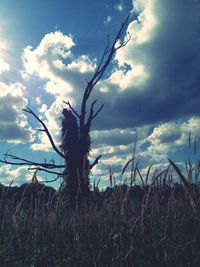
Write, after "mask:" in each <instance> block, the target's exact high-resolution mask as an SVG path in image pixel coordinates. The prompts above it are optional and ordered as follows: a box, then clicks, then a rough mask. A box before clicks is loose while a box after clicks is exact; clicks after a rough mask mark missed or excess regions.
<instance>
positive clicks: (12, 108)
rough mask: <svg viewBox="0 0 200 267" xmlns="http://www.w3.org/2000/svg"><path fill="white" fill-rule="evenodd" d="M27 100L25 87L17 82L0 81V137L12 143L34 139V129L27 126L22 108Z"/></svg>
mask: <svg viewBox="0 0 200 267" xmlns="http://www.w3.org/2000/svg"><path fill="white" fill-rule="evenodd" d="M27 103H28V101H27V99H26V97H25V87H24V86H23V85H22V84H21V83H19V82H17V83H14V84H9V85H7V84H5V83H2V82H0V128H1V131H0V138H1V140H4V141H7V142H14V143H23V142H30V141H33V140H34V136H33V135H34V131H33V130H32V129H31V127H30V126H28V121H27V117H26V116H25V115H24V113H23V111H22V109H23V108H25V107H26V105H27Z"/></svg>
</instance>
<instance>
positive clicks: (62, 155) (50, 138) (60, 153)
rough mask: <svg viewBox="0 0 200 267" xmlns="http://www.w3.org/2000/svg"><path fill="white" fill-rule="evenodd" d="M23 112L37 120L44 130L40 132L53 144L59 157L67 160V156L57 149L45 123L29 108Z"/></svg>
mask: <svg viewBox="0 0 200 267" xmlns="http://www.w3.org/2000/svg"><path fill="white" fill-rule="evenodd" d="M23 111H25V112H27V113H30V114H31V115H32V116H33V117H35V118H36V120H37V121H38V122H39V123H40V124H41V125H42V126H43V128H44V129H42V130H40V131H44V132H45V133H46V135H47V137H48V139H49V141H50V143H51V146H52V148H53V149H54V151H55V152H56V153H57V154H58V155H59V156H61V157H62V158H65V155H64V154H62V152H61V151H60V150H59V149H58V148H57V147H56V145H55V143H54V140H53V138H52V136H51V134H50V132H49V130H48V128H47V126H46V125H45V123H44V122H43V121H42V120H41V119H40V118H39V117H38V116H37V115H36V114H35V113H34V111H33V110H31V109H30V108H29V107H27V108H26V109H23Z"/></svg>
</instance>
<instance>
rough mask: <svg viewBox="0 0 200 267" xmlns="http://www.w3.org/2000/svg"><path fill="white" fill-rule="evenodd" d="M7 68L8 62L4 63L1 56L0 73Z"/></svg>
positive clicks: (8, 68)
mask: <svg viewBox="0 0 200 267" xmlns="http://www.w3.org/2000/svg"><path fill="white" fill-rule="evenodd" d="M9 70H10V66H9V64H8V63H6V62H5V61H4V60H3V59H2V58H0V74H1V73H3V72H5V71H9Z"/></svg>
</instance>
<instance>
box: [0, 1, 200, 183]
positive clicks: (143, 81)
mask: <svg viewBox="0 0 200 267" xmlns="http://www.w3.org/2000/svg"><path fill="white" fill-rule="evenodd" d="M199 10H200V3H199V1H195V0H184V1H180V0H173V1H172V0H163V1H159V0H146V1H145V0H132V1H131V0H130V1H128V0H127V1H123V0H121V1H120V0H115V1H108V0H107V1H106V0H104V1H92V0H85V1H71V0H69V1H64V0H59V1H53V0H52V1H50V0H46V1H25V0H21V1H17V3H16V1H14V0H6V1H1V3H0V145H1V155H2V156H1V158H3V153H6V152H9V153H12V154H16V155H18V156H22V157H27V158H29V159H31V160H40V161H43V159H46V160H51V159H52V158H54V159H55V161H56V162H58V163H61V162H62V161H61V160H60V159H59V158H58V157H57V156H56V155H55V153H51V149H50V145H49V143H48V142H47V138H46V137H45V136H44V135H42V134H41V133H40V132H38V131H37V127H38V125H37V124H36V122H35V121H34V120H32V118H31V117H30V116H28V117H27V116H26V114H24V113H23V112H22V109H23V108H24V107H26V106H29V107H30V108H32V109H33V110H34V111H35V112H36V113H37V114H39V115H40V117H41V118H42V119H43V120H44V121H45V123H46V124H47V125H48V127H49V130H50V131H51V133H52V135H53V137H54V139H55V142H56V143H57V144H58V145H59V142H60V139H59V138H60V137H59V127H60V123H61V121H60V119H59V118H60V116H61V113H62V109H63V107H64V105H63V100H65V101H67V100H70V101H71V103H72V104H73V106H74V107H75V108H76V109H77V110H78V109H79V107H80V101H81V95H82V93H83V92H84V89H85V86H86V80H87V79H89V78H90V77H91V75H92V73H93V72H94V70H95V66H96V64H97V62H98V59H99V58H100V56H101V52H103V49H104V47H105V44H106V36H107V34H109V35H110V38H111V39H112V38H113V37H114V36H115V34H116V33H117V31H118V29H119V28H120V25H121V22H122V21H123V20H124V18H125V17H126V16H127V14H128V12H131V16H130V21H129V25H128V29H127V31H128V32H129V33H130V35H131V40H130V41H129V43H128V44H127V45H126V46H125V47H124V48H122V49H120V50H119V51H118V52H117V54H116V55H115V58H114V61H113V63H114V64H111V66H110V68H109V70H108V72H107V73H106V75H105V76H104V78H103V79H102V80H101V81H100V82H99V84H97V86H96V88H95V90H94V92H93V95H92V96H91V100H94V99H98V102H99V105H100V104H101V103H103V104H104V109H103V110H102V112H101V114H99V116H98V117H97V118H96V120H95V121H94V124H93V128H92V133H91V136H92V141H93V143H92V146H93V150H92V152H91V158H92V159H95V157H97V156H98V155H99V154H102V158H101V162H100V164H98V165H97V166H96V167H95V168H94V170H93V176H91V180H93V179H96V180H98V178H101V185H102V186H104V185H106V184H107V183H108V180H109V168H110V167H112V170H113V172H114V173H115V175H116V177H117V176H118V175H119V174H120V172H121V171H122V169H123V166H124V165H125V163H126V162H127V161H128V160H129V159H130V158H131V156H132V150H133V143H134V138H135V135H136V132H137V136H138V137H137V138H138V141H137V149H136V158H137V159H139V160H140V161H139V167H140V169H141V172H142V173H143V174H144V175H145V172H146V170H147V168H148V166H149V165H150V164H151V163H154V168H163V166H165V164H166V162H167V158H168V157H170V158H171V159H173V160H175V161H176V162H179V163H180V162H184V160H187V159H189V158H190V157H192V155H193V152H192V148H191V149H189V147H188V136H189V132H190V131H191V142H193V141H194V140H195V138H196V140H197V153H196V154H195V158H198V157H199V151H198V147H199V133H200V116H199V114H200V108H199V106H200V90H199V84H200V75H199V63H200V53H199V47H200V32H199V25H200V11H199ZM136 16H138V17H137V18H138V19H137V20H135V18H136ZM126 176H127V177H129V173H127V174H125V177H126ZM31 177H32V174H31V172H30V171H27V170H26V168H25V167H19V168H14V167H11V166H7V165H3V164H1V165H0V179H1V182H2V183H5V184H8V183H9V182H10V181H11V180H14V183H16V184H20V183H24V182H26V181H27V180H30V179H31ZM39 177H40V178H41V179H46V178H47V179H50V178H51V177H50V176H46V177H44V176H43V177H42V176H40V174H39ZM125 177H124V178H125ZM54 185H55V186H58V183H56V184H54Z"/></svg>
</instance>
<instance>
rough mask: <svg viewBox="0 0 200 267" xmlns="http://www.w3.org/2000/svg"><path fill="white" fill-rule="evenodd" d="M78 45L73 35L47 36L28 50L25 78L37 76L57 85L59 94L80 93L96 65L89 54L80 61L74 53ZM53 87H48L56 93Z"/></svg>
mask: <svg viewBox="0 0 200 267" xmlns="http://www.w3.org/2000/svg"><path fill="white" fill-rule="evenodd" d="M74 46H75V43H74V40H73V37H72V36H71V35H68V36H67V35H64V34H63V33H61V32H51V33H49V34H46V35H45V36H44V38H43V39H42V40H41V42H40V44H39V45H38V47H37V48H36V49H33V47H31V46H27V47H26V48H25V49H24V52H23V55H22V60H23V65H24V71H23V72H22V73H23V76H24V77H25V78H28V76H29V75H36V76H38V77H40V78H42V79H45V80H47V81H49V82H51V83H54V85H56V86H57V88H56V89H55V94H56V95H58V94H60V95H64V92H65V94H67V93H70V92H72V91H75V90H76V91H77V90H80V89H81V88H82V87H83V86H84V84H85V79H87V78H88V77H90V75H91V73H92V72H93V71H94V68H95V67H96V62H95V60H90V59H89V57H88V56H86V55H81V56H79V57H77V58H76V57H75V56H74V55H73V53H72V48H73V47H74ZM49 88H50V86H49V84H48V85H47V86H46V89H47V91H48V92H51V93H52V94H54V91H53V90H51V89H49ZM59 88H60V91H58V90H59ZM64 88H65V89H64Z"/></svg>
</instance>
